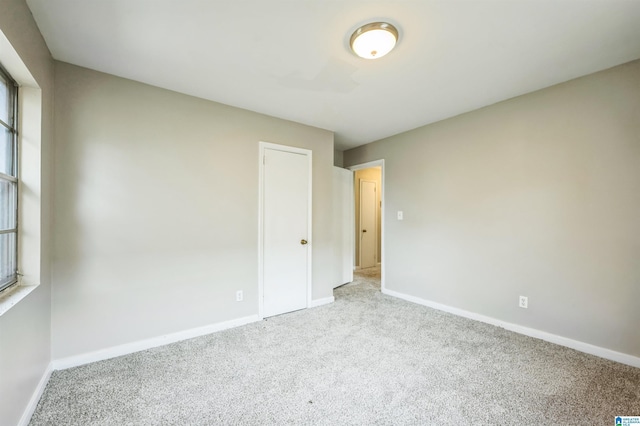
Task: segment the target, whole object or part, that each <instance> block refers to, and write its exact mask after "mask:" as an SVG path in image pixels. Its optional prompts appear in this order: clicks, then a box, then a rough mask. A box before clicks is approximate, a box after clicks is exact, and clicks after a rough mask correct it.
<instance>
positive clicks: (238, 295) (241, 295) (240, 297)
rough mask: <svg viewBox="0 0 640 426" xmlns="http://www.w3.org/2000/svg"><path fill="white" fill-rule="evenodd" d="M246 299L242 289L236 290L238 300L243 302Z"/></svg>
mask: <svg viewBox="0 0 640 426" xmlns="http://www.w3.org/2000/svg"><path fill="white" fill-rule="evenodd" d="M243 299H244V295H243V294H242V290H238V291H236V302H242V300H243Z"/></svg>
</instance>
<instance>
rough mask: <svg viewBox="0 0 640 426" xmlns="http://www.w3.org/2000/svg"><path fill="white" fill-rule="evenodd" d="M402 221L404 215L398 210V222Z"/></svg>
mask: <svg viewBox="0 0 640 426" xmlns="http://www.w3.org/2000/svg"><path fill="white" fill-rule="evenodd" d="M403 219H404V213H402V210H398V220H403Z"/></svg>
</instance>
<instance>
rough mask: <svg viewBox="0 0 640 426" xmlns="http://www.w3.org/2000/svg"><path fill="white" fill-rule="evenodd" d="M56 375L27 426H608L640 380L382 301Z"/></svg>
mask: <svg viewBox="0 0 640 426" xmlns="http://www.w3.org/2000/svg"><path fill="white" fill-rule="evenodd" d="M335 296H336V302H335V303H333V304H331V305H325V306H322V307H319V308H315V309H308V310H304V311H298V312H294V313H291V314H287V315H281V316H278V317H274V318H270V319H268V320H266V321H262V322H259V323H255V324H250V325H247V326H244V327H239V328H236V329H233V330H228V331H224V332H220V333H216V334H212V335H209V336H204V337H200V338H196V339H192V340H189V341H185V342H180V343H176V344H172V345H168V346H165V347H161V348H156V349H152V350H148V351H144V352H139V353H136V354H132V355H128V356H124V357H121V358H117V359H113V360H108V361H103V362H99V363H95V364H91V365H87V366H83V367H78V368H73V369H69V370H65V371H57V372H54V374H53V375H52V377H51V381H50V382H49V384H48V385H47V388H46V390H45V392H44V395H43V396H42V399H41V401H40V403H39V405H38V407H37V410H36V413H35V415H34V416H33V419H32V422H31V424H32V425H56V426H58V425H214V424H223V425H285V424H290V425H395V424H397V425H463V424H464V425H467V424H468V425H503V424H510V425H613V424H614V416H616V415H640V369H636V368H632V367H628V366H624V365H621V364H617V363H614V362H610V361H606V360H603V359H600V358H596V357H593V356H590V355H586V354H583V353H580V352H576V351H573V350H571V349H567V348H563V347H560V346H556V345H553V344H550V343H546V342H543V341H540V340H536V339H533V338H529V337H525V336H521V335H518V334H514V333H511V332H508V331H506V330H504V329H500V328H496V327H493V326H490V325H486V324H482V323H477V322H473V321H470V320H467V319H463V318H459V317H455V316H453V315H450V314H446V313H443V312H439V311H435V310H432V309H429V308H426V307H423V306H419V305H415V304H412V303H408V302H405V301H402V300H399V299H395V298H392V297H388V296H385V295H383V294H381V293H380V290H379V280H378V278H377V274H376V273H374V271H366V270H365V271H363V272H360V273H359V274H357V275H356V281H355V282H354V283H352V284H347V285H345V286H342V287H340V288H338V289H337V290H336V291H335Z"/></svg>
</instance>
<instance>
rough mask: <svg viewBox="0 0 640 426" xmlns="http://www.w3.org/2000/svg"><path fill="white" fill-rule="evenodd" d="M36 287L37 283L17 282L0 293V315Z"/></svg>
mask: <svg viewBox="0 0 640 426" xmlns="http://www.w3.org/2000/svg"><path fill="white" fill-rule="evenodd" d="M37 287H38V286H37V285H26V284H18V285H16V286H13V287H11V288H9V289H7V290H5V291H3V292H2V293H0V316H2V315H4V314H6V313H7V312H8V311H9V309H11V308H13V307H14V306H16V305H17V304H18V302H20V301H21V300H22V299H24V298H25V297H27V295H28V294H29V293H31V292H32V291H33V290H35V289H36V288H37Z"/></svg>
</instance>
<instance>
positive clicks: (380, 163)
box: [347, 158, 387, 293]
mask: <svg viewBox="0 0 640 426" xmlns="http://www.w3.org/2000/svg"><path fill="white" fill-rule="evenodd" d="M371 167H380V168H381V176H380V180H381V185H380V186H381V187H382V188H381V191H382V192H381V193H380V202H381V203H382V206H381V207H380V228H381V229H380V290H381V291H382V292H383V293H384V292H385V290H386V289H387V284H386V282H387V279H386V267H385V261H384V260H385V259H386V257H385V248H384V246H385V241H386V239H385V231H384V229H385V224H384V222H385V218H386V213H385V201H384V200H385V198H386V197H387V189H386V188H385V184H384V180H385V167H384V158H383V159H381V160H375V161H369V162H367V163H362V164H356V165H353V166H349V167H347V169H348V170H351V171H355V170H362V169H370V168H371ZM355 176H356V174H355V173H354V174H353V178H354V179H355ZM353 220H354V222H355V215H354V218H353ZM354 228H355V225H354ZM355 244H356V243H355V241H354V242H353V250H354V252H355ZM354 262H355V256H354ZM353 269H354V271H355V270H356V266H355V265H354V268H353Z"/></svg>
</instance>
